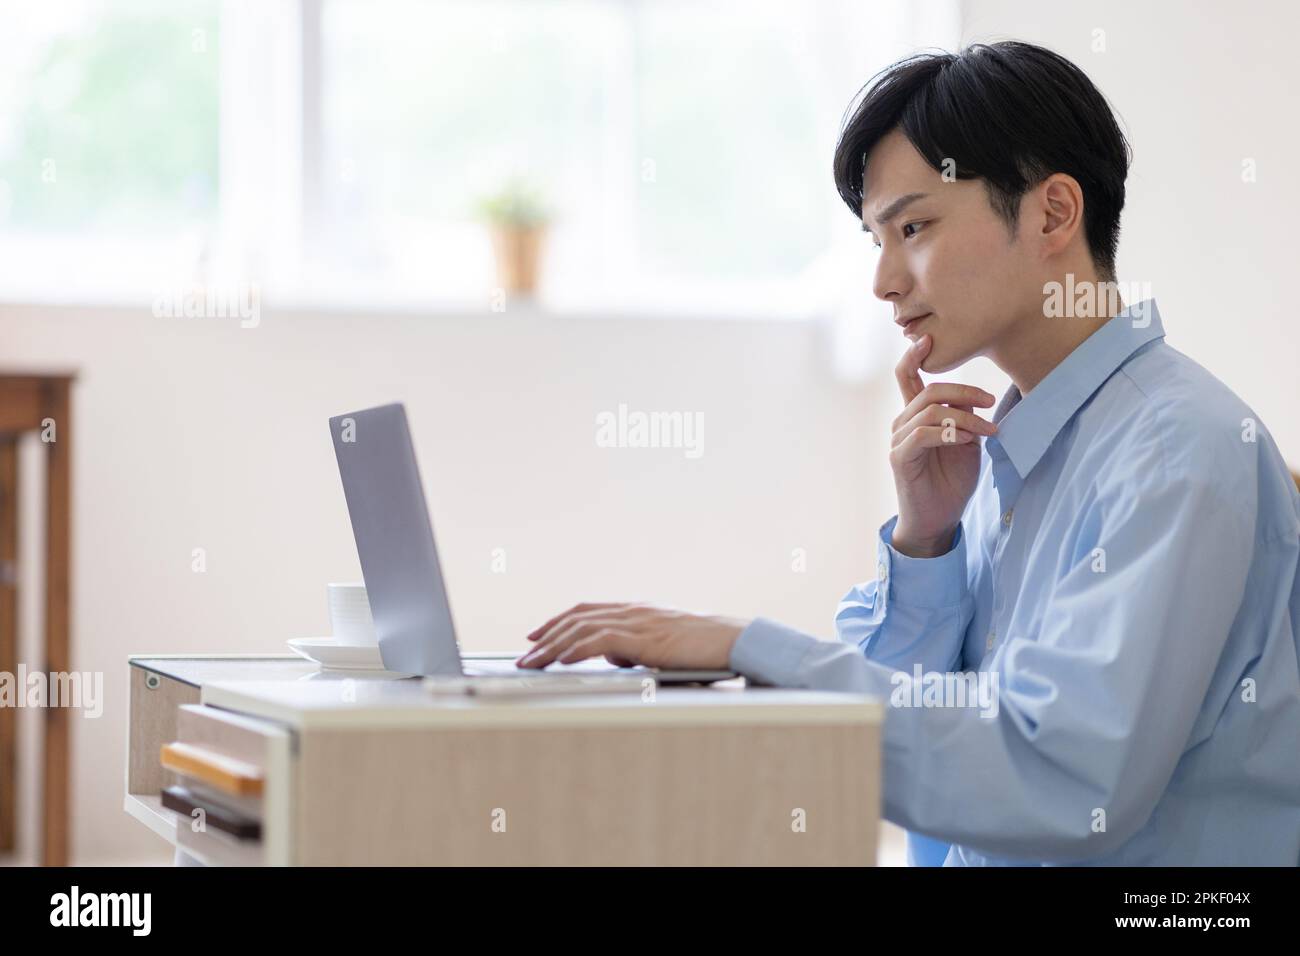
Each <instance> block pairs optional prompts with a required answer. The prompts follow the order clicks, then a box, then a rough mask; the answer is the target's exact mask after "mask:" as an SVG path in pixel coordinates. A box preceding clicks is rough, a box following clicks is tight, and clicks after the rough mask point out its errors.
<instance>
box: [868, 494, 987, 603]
mask: <svg viewBox="0 0 1300 956" xmlns="http://www.w3.org/2000/svg"><path fill="white" fill-rule="evenodd" d="M896 524H898V515H894V517H892V518H890V519H889V520H888V521H886V522H885V523H884V524H883V525H881V526H880V538H879V540H878V541H877V542H876V580H877V582H878V585H877V589H876V590H877V593H878V594H880V595H881V596H882V597H883V598H884V599H885V601H886V602H888V601H889V600H890V599H893V600H896V601H898V603H900V604H903V605H906V606H907V607H917V608H925V609H926V610H937V609H939V608H944V607H952V606H953V605H956V604H960V603H961V602H962V600H964V599H965V597H966V592H967V584H966V544H965V537H966V532H965V529H964V528H963V526H962V524H961V523H958V525H957V533H956V534H954V535H953V539H952V547H951V548H949V549H948V551H947V552H946V553H945V554H941V555H939V557H937V558H912V557H908V556H907V555H905V554H903V553H902V552H901V551H896V550H894V546H893V540H894V525H896Z"/></svg>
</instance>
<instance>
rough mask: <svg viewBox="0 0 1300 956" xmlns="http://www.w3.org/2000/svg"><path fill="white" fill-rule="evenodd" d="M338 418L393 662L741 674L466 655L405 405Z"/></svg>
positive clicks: (373, 600)
mask: <svg viewBox="0 0 1300 956" xmlns="http://www.w3.org/2000/svg"><path fill="white" fill-rule="evenodd" d="M329 421H330V435H331V437H332V438H333V441H334V454H335V456H336V457H337V459H338V463H339V475H340V477H342V479H343V494H344V497H345V498H346V499H347V505H348V515H349V517H350V518H351V519H352V534H353V537H354V538H355V539H356V543H357V555H358V557H359V558H360V559H361V574H362V577H363V578H364V579H365V584H366V596H367V597H368V599H369V601H370V613H371V616H372V617H373V618H374V622H375V633H376V635H377V636H378V638H379V653H380V656H381V657H382V658H383V661H384V669H385V670H389V671H395V672H397V673H401V674H413V675H423V676H424V677H426V678H430V677H444V678H475V677H482V678H490V679H492V680H491V683H492V684H499V683H500V681H499V679H500V678H502V677H515V678H519V679H532V680H538V679H540V680H546V679H547V678H553V677H557V676H564V677H567V678H570V681H569V683H572V678H574V677H575V676H576V675H581V677H582V678H583V679H584V681H586V680H588V679H591V678H602V677H606V676H610V677H616V678H621V679H622V680H623V681H624V682H626V681H628V679H629V678H630V677H637V678H640V679H644V678H646V677H653V678H654V680H655V681H656V682H658V683H661V684H681V683H712V682H713V681H719V680H727V679H729V678H732V677H735V676H736V674H735V673H733V672H731V671H728V670H671V669H667V668H656V667H643V666H638V667H616V666H614V665H612V664H609V663H607V662H605V661H595V660H587V661H580V662H578V663H576V664H569V665H565V664H559V663H553V664H551V665H550V666H549V667H547V668H545V669H541V670H539V669H536V668H527V669H526V668H520V667H518V666H517V665H516V664H515V662H514V659H513V658H511V659H503V658H502V657H501V655H499V654H498V655H493V656H490V657H484V658H479V659H475V658H472V657H470V658H462V656H461V653H460V645H459V643H458V642H457V640H456V629H455V626H454V625H453V623H452V617H451V605H450V603H449V602H448V599H447V589H446V586H445V584H444V583H443V578H442V568H441V566H440V564H439V562H438V549H437V547H436V546H435V544H434V541H433V525H432V523H431V522H430V520H429V510H428V507H427V505H426V503H425V499H424V486H423V485H422V484H421V482H420V471H419V468H418V466H417V464H416V461H415V446H414V445H413V444H412V442H411V430H410V428H409V426H408V425H407V420H406V409H405V407H404V406H403V405H401V404H392V405H381V406H380V407H378V408H367V409H364V410H362V411H358V412H349V413H347V414H344V415H336V416H335V417H333V418H331V419H330V420H329ZM522 653H523V649H521V650H520V654H522ZM461 683H463V682H461Z"/></svg>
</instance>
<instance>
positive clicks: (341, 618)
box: [325, 583, 379, 646]
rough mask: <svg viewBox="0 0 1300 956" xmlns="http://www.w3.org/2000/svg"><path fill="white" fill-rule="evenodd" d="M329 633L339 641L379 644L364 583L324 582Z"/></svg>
mask: <svg viewBox="0 0 1300 956" xmlns="http://www.w3.org/2000/svg"><path fill="white" fill-rule="evenodd" d="M325 590H326V593H327V595H328V597H329V614H330V632H331V634H332V636H333V638H334V640H336V641H338V642H339V643H340V644H373V645H376V646H377V645H378V644H379V636H378V635H377V634H376V633H375V622H374V619H373V618H372V617H371V616H370V601H369V600H368V599H367V598H366V586H365V585H364V584H343V583H340V584H327V585H326V586H325Z"/></svg>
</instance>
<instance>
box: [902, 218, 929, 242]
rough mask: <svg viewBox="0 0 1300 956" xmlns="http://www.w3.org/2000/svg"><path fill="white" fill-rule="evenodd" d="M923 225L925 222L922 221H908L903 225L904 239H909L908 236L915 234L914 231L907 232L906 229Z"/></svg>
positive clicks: (918, 227)
mask: <svg viewBox="0 0 1300 956" xmlns="http://www.w3.org/2000/svg"><path fill="white" fill-rule="evenodd" d="M924 225H925V223H923V222H909V223H908V224H907V225H905V226H903V237H904V238H905V239H910V238H912V236H914V235H916V233H914V232H912V233H909V232H908V231H907V230H909V229H920V228H921V227H922V226H924Z"/></svg>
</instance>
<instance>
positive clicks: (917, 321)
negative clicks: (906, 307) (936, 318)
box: [903, 312, 932, 338]
mask: <svg viewBox="0 0 1300 956" xmlns="http://www.w3.org/2000/svg"><path fill="white" fill-rule="evenodd" d="M931 314H932V313H930V312H927V313H925V315H918V316H917V317H916V318H914V319H909V320H908V321H907V322H905V323H904V324H903V335H905V336H906V337H907V338H913V337H914V336H916V335H919V334H920V333H919V332H917V329H918V328H919V327H920V325H921V323H922V322H924V321H925V320H926V319H928V318H929V317H930V316H931Z"/></svg>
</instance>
